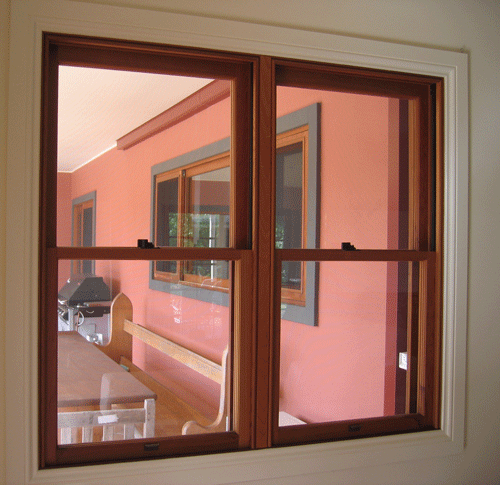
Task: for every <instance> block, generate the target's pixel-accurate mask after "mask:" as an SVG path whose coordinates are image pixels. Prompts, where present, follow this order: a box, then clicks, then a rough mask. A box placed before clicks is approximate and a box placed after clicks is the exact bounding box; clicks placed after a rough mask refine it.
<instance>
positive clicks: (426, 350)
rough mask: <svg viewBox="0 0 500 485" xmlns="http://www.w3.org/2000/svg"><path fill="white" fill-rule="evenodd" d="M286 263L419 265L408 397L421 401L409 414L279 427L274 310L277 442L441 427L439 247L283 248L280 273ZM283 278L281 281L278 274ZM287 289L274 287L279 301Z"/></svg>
mask: <svg viewBox="0 0 500 485" xmlns="http://www.w3.org/2000/svg"><path fill="white" fill-rule="evenodd" d="M283 261H316V262H319V261H350V262H375V261H379V262H390V261H394V262H414V263H417V264H418V265H419V271H418V273H419V282H418V287H419V288H418V290H419V295H420V296H419V299H418V304H417V309H416V310H417V312H418V321H416V322H413V321H412V322H410V325H409V328H408V334H409V337H408V362H411V364H410V366H409V369H408V374H407V399H408V400H409V401H411V402H414V403H415V406H414V409H412V410H409V409H407V412H406V413H405V414H401V415H392V416H383V417H370V418H363V419H352V420H347V421H336V422H324V423H315V424H305V425H300V426H285V427H283V426H281V427H280V426H279V425H278V414H279V389H280V376H279V370H280V308H279V304H278V305H275V308H274V332H273V340H274V348H273V350H274V352H273V367H274V371H273V373H272V379H273V383H274V385H273V389H274V399H273V401H272V402H273V414H272V443H273V444H275V445H291V444H300V443H307V442H311V441H332V440H341V439H349V438H355V437H363V436H373V435H378V434H386V433H398V432H401V431H427V430H431V429H437V428H438V427H439V411H438V408H439V388H440V377H439V362H440V348H441V343H440V341H441V332H440V326H439V320H438V319H437V318H436V298H435V295H436V289H437V286H438V284H437V282H436V265H437V257H436V253H435V252H433V251H408V250H356V251H345V250H338V249H333V250H330V249H281V250H277V251H276V253H275V274H276V275H279V272H280V268H281V264H282V262H283ZM277 281H279V279H278V278H277ZM280 295H281V289H280V287H279V285H276V287H275V289H274V300H275V302H279V301H280Z"/></svg>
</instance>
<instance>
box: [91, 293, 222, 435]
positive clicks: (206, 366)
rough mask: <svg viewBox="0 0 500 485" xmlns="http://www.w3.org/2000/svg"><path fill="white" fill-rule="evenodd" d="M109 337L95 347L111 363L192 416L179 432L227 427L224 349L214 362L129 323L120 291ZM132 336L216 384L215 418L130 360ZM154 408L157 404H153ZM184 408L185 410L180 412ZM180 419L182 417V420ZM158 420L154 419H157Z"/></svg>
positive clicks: (125, 299)
mask: <svg viewBox="0 0 500 485" xmlns="http://www.w3.org/2000/svg"><path fill="white" fill-rule="evenodd" d="M110 320H111V324H110V325H111V326H110V340H109V343H108V344H107V345H104V346H98V348H99V349H100V350H101V351H102V352H104V353H105V354H106V355H108V356H109V357H110V358H111V359H113V360H114V361H115V362H118V363H120V364H121V365H122V366H125V367H127V368H128V369H129V370H130V372H131V373H132V374H133V375H134V376H135V377H136V378H137V379H139V380H140V381H142V382H143V383H144V384H145V385H146V386H147V387H149V388H151V389H152V390H154V392H155V393H156V394H157V395H158V399H159V400H160V399H165V400H168V401H169V402H171V403H172V406H173V407H174V408H175V407H176V406H177V407H179V406H180V407H182V408H183V412H182V413H180V414H181V415H182V416H183V417H184V418H185V416H186V413H188V414H190V415H191V416H192V419H189V420H186V422H185V423H184V425H183V426H182V434H184V435H187V434H199V433H213V432H218V431H226V430H228V423H227V416H228V413H229V409H228V401H229V399H227V397H228V396H229V392H230V387H229V386H230V383H229V377H228V373H227V361H228V349H227V348H226V349H225V350H224V352H223V355H222V363H221V364H218V363H216V362H212V361H211V360H209V359H207V358H205V357H203V356H201V355H198V354H197V353H195V352H193V351H192V350H189V349H187V348H185V347H183V346H181V345H179V344H177V343H175V342H172V341H171V340H169V339H167V338H165V337H163V336H161V335H158V334H157V333H155V332H152V331H151V330H149V329H147V328H145V327H143V326H141V325H138V324H136V323H134V322H133V308H132V302H131V301H130V299H129V298H128V297H127V296H126V295H125V294H123V293H120V294H119V295H117V296H116V297H115V299H114V300H113V303H112V305H111V316H110ZM132 337H135V338H137V339H139V340H141V341H142V342H144V343H146V344H147V345H149V346H150V347H152V348H154V349H157V350H159V351H160V352H162V353H163V354H165V355H167V356H169V357H170V358H172V359H175V360H176V361H178V362H180V363H182V364H183V365H185V366H187V367H189V368H190V369H193V370H195V371H196V372H198V373H199V374H201V375H203V376H205V377H207V378H209V379H211V380H212V381H214V382H216V383H218V384H220V386H221V388H220V389H221V391H220V399H219V408H218V413H217V417H216V418H215V420H214V421H213V422H211V423H209V422H208V420H207V419H206V417H204V416H203V414H202V413H200V412H199V411H198V410H196V409H193V408H192V407H191V406H189V405H187V404H186V403H184V402H183V401H182V400H180V399H179V398H177V397H176V396H175V395H173V393H172V392H171V391H169V390H168V389H166V388H165V387H164V386H162V385H161V384H160V383H158V382H157V381H155V380H154V379H153V378H152V377H150V376H149V375H148V374H146V373H145V372H144V371H142V370H141V369H139V368H138V367H137V366H135V365H134V364H133V363H132ZM157 408H158V407H157ZM184 411H185V412H184ZM184 418H182V419H184ZM157 421H158V420H157Z"/></svg>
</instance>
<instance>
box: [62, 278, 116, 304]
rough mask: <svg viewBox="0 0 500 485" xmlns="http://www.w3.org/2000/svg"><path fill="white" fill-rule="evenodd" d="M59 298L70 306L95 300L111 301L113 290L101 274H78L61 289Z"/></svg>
mask: <svg viewBox="0 0 500 485" xmlns="http://www.w3.org/2000/svg"><path fill="white" fill-rule="evenodd" d="M58 297H59V300H60V301H61V302H63V301H64V302H65V304H66V305H68V306H74V305H81V304H83V303H87V302H93V301H110V300H111V292H110V291H109V287H108V285H107V284H106V283H104V280H103V279H102V277H101V276H95V275H88V274H83V275H77V276H72V277H71V278H69V279H68V281H67V282H66V284H65V285H64V286H63V287H62V288H61V289H60V290H59V295H58Z"/></svg>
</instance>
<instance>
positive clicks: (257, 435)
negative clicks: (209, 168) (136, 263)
mask: <svg viewBox="0 0 500 485" xmlns="http://www.w3.org/2000/svg"><path fill="white" fill-rule="evenodd" d="M43 54H44V63H43V73H42V121H41V140H42V142H41V167H42V168H41V175H40V189H41V190H40V193H41V196H40V207H41V208H40V285H39V287H40V295H39V301H40V306H39V319H40V333H39V348H40V351H39V387H40V403H39V413H40V417H41V418H40V432H39V437H40V438H39V465H40V467H41V468H47V467H53V466H64V465H74V464H85V463H97V462H112V461H123V460H128V459H138V458H142V459H148V458H155V457H166V456H180V455H186V454H199V453H213V452H222V451H235V450H244V449H260V448H266V447H271V446H283V445H288V444H304V443H310V442H315V441H334V440H337V439H346V438H352V437H368V436H378V435H383V434H394V433H404V432H410V431H423V430H428V429H436V428H438V427H439V398H440V373H441V370H440V350H441V323H440V322H441V307H442V301H441V292H442V285H441V283H440V282H441V275H442V224H443V215H442V212H443V208H442V202H441V200H442V198H443V187H442V180H443V174H442V170H443V169H442V159H443V157H442V151H443V148H442V136H440V133H442V127H441V126H440V125H439V126H437V127H436V130H435V133H436V134H435V135H434V136H432V133H431V131H432V129H431V128H430V127H431V125H432V122H433V117H434V118H435V119H436V120H437V123H441V124H442V120H443V116H442V110H443V107H442V104H443V94H442V91H443V82H442V80H440V79H438V78H430V77H425V76H415V75H409V74H401V73H392V72H385V71H373V70H364V69H361V68H353V67H345V66H334V65H325V64H321V63H312V62H302V61H290V60H284V59H273V58H270V57H268V56H251V55H243V54H242V55H239V54H232V53H219V52H211V51H208V50H207V51H205V50H200V49H188V48H180V47H167V46H160V45H156V44H147V43H132V42H125V41H116V40H107V39H90V38H86V37H79V36H70V35H58V34H45V35H44V43H43ZM165 58H168V59H169V61H170V62H168V63H165ZM61 64H66V65H78V66H87V67H104V68H114V69H126V70H132V69H136V70H141V71H144V72H165V70H166V68H165V65H168V73H169V74H181V75H195V76H197V77H200V76H206V77H210V78H217V77H220V78H224V79H231V109H232V117H231V119H232V133H234V134H235V136H234V137H233V136H232V137H231V147H230V158H231V160H232V161H234V163H231V181H232V184H231V205H230V206H231V209H230V220H236V219H235V215H236V214H238V219H239V221H240V223H239V224H232V225H231V231H230V247H229V248H162V249H159V248H156V249H148V250H141V249H138V248H126V247H113V248H108V247H106V248H104V247H92V248H68V247H61V246H58V245H57V241H56V221H55V218H54V217H53V215H54V214H55V213H56V201H57V197H56V196H55V195H56V194H57V186H56V177H55V176H54V175H55V174H56V172H57V143H56V142H55V141H56V133H57V106H56V103H54V99H57V67H58V65H61ZM277 84H278V85H286V86H296V87H307V88H316V89H329V90H337V91H342V92H354V93H363V94H373V95H382V96H395V95H397V96H399V97H406V98H407V99H409V100H410V104H411V105H412V107H413V108H414V113H415V115H414V117H413V118H412V119H413V124H412V127H413V129H414V133H415V140H416V141H418V143H415V145H414V150H415V152H417V150H418V153H417V154H416V156H415V164H414V168H415V171H414V177H415V182H414V183H415V186H414V187H415V190H414V191H413V192H412V195H411V203H412V207H413V211H414V214H415V215H416V214H418V217H416V216H415V217H414V218H413V219H412V222H411V227H410V229H411V230H412V231H413V234H414V238H413V246H414V247H412V248H410V249H409V250H404V251H401V250H369V249H368V250H361V251H341V250H333V249H313V248H301V249H291V250H278V249H276V248H275V240H274V239H275V236H274V225H275V208H276V201H275V187H276V185H275V182H276V174H275V168H276V160H275V153H276V88H275V87H276V85H277ZM432 90H434V95H433V94H432V93H431V91H432ZM433 96H434V97H433ZM432 106H435V114H434V115H433V114H432V109H431V107H432ZM233 138H234V139H233ZM417 146H418V148H417ZM433 153H435V154H436V158H435V165H434V174H432V167H431V165H432V164H431V159H432V155H433ZM417 159H418V161H417ZM252 165H253V166H252ZM433 178H435V180H436V184H435V188H434V189H433V190H434V193H432V190H429V188H428V187H429V185H432V184H431V183H430V182H433ZM250 180H252V183H251V184H250V183H249V181H250ZM233 181H234V183H233ZM417 187H418V189H419V190H417ZM433 197H434V198H435V203H434V202H433V201H432V198H433ZM250 200H251V201H252V205H251V206H250V204H249V201H250ZM252 221H253V224H252ZM433 224H435V227H436V230H435V231H434V232H433V229H434V228H433V227H431V226H432V225H433ZM67 259H69V260H71V259H92V260H98V259H104V260H108V259H109V260H146V261H155V260H199V259H215V260H228V261H233V262H234V263H232V265H231V268H232V270H231V271H232V277H231V278H230V286H231V291H232V294H233V298H232V299H231V301H230V305H231V307H230V314H231V318H232V321H233V324H232V330H231V337H230V341H231V346H232V347H231V360H232V374H233V389H232V396H231V397H232V401H233V407H232V409H233V431H231V432H227V433H215V434H211V435H203V436H202V437H200V436H194V437H181V438H171V439H170V438H169V439H148V440H135V441H133V442H123V443H120V442H112V443H110V444H109V443H108V444H92V445H76V446H58V445H57V436H56V430H57V426H56V421H57V412H56V411H57V410H56V407H55V406H54V404H53V403H54V399H55V396H56V394H57V379H56V377H57V358H56V356H57V328H56V326H54V325H53V324H52V319H53V318H55V317H51V315H54V316H55V315H57V287H56V281H57V267H58V262H59V261H61V260H67ZM284 260H287V261H294V260H295V261H415V262H416V264H418V265H420V273H419V274H420V279H419V281H418V284H419V293H420V295H421V296H422V295H425V296H422V297H421V299H420V300H419V302H418V304H417V305H418V312H417V313H418V322H417V323H416V324H415V326H414V327H415V328H413V330H412V332H411V333H412V339H414V340H415V338H416V340H417V344H416V349H417V350H415V351H414V357H416V358H417V362H418V364H417V366H416V370H415V372H416V375H417V383H418V386H417V387H418V391H417V394H416V412H415V413H412V414H407V415H406V414H405V415H403V416H388V417H384V418H370V419H367V420H365V421H363V423H361V424H359V423H357V422H355V423H354V422H353V423H351V422H345V421H344V422H338V423H319V424H307V425H303V426H291V427H281V428H279V427H278V417H277V416H278V405H279V404H278V403H279V399H278V397H279V367H280V366H279V342H280V333H279V327H280V325H279V321H280V320H279V319H280V312H279V305H280V301H281V284H279V282H280V279H279V278H278V277H277V274H279V273H278V267H279V266H280V264H281V261H284ZM269 268H272V269H273V270H272V271H269ZM415 336H416V337H415ZM414 340H412V342H411V344H412V346H415V341H414ZM412 348H413V347H412ZM358 425H359V426H358ZM148 443H150V444H154V445H155V446H154V449H151V448H148V447H146V446H145V444H148ZM90 450H92V453H89V451H90Z"/></svg>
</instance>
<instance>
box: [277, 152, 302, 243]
mask: <svg viewBox="0 0 500 485" xmlns="http://www.w3.org/2000/svg"><path fill="white" fill-rule="evenodd" d="M302 172H303V147H302V144H301V143H294V144H292V145H287V146H284V147H281V148H278V149H277V150H276V247H277V248H278V249H292V248H301V247H302V234H303V229H305V228H303V227H302V226H303V221H302V190H303V188H302Z"/></svg>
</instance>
